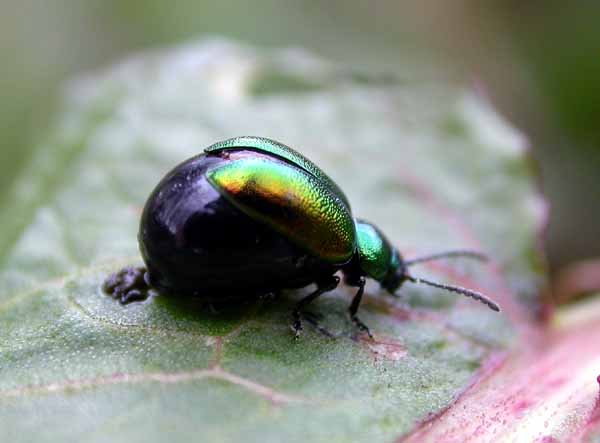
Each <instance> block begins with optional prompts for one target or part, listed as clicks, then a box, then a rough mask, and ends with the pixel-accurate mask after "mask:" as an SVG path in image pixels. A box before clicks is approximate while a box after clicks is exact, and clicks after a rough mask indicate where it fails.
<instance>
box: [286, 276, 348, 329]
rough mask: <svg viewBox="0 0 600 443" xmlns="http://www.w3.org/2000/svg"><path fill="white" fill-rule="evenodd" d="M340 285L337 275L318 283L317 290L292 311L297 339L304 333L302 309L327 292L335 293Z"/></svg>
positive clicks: (293, 326)
mask: <svg viewBox="0 0 600 443" xmlns="http://www.w3.org/2000/svg"><path fill="white" fill-rule="evenodd" d="M339 283H340V278H339V277H338V276H337V275H332V276H331V278H330V279H328V280H326V281H323V282H320V283H317V289H316V290H315V291H314V292H311V293H310V294H308V295H307V296H306V297H304V298H303V299H302V300H300V301H299V302H298V303H297V304H296V306H295V307H294V310H293V311H292V320H293V321H292V325H291V327H292V331H293V332H294V336H295V338H296V339H298V338H299V337H300V334H301V332H302V329H303V328H302V308H304V307H305V306H306V305H308V304H309V303H311V302H313V301H315V300H316V299H317V298H319V297H320V296H321V295H323V294H324V293H325V292H329V291H333V290H334V289H335V288H336V287H337V285H338V284H339Z"/></svg>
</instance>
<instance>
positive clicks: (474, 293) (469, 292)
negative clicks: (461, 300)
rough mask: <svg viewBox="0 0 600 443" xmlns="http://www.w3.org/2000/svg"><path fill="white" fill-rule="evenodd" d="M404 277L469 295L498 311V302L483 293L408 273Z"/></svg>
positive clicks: (414, 281) (415, 281)
mask: <svg viewBox="0 0 600 443" xmlns="http://www.w3.org/2000/svg"><path fill="white" fill-rule="evenodd" d="M406 278H407V279H408V280H410V281H411V282H413V283H417V284H419V283H423V284H425V285H429V286H433V287H435V288H440V289H445V290H446V291H450V292H456V293H457V294H462V295H464V296H466V297H471V298H473V299H475V300H477V301H479V302H481V303H483V304H484V305H486V306H487V307H488V308H490V309H491V310H492V311H496V312H500V306H498V304H497V303H496V302H494V301H493V300H491V299H489V298H488V297H486V296H485V295H483V294H482V293H481V292H477V291H472V290H470V289H467V288H463V287H461V286H452V285H446V284H443V283H437V282H434V281H431V280H427V279H424V278H420V277H412V276H410V275H407V276H406Z"/></svg>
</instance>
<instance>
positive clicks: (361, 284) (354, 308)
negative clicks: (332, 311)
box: [348, 277, 373, 338]
mask: <svg viewBox="0 0 600 443" xmlns="http://www.w3.org/2000/svg"><path fill="white" fill-rule="evenodd" d="M365 284H366V282H365V278H364V277H360V278H359V279H358V281H357V282H356V283H355V284H353V285H352V286H358V291H357V292H356V295H355V296H354V298H353V299H352V303H350V307H349V308H348V311H349V312H350V319H352V323H354V324H355V325H356V327H357V328H358V329H360V330H361V331H363V332H366V333H367V334H369V337H371V338H373V335H372V334H371V331H370V330H369V328H368V327H367V325H365V324H364V323H363V322H362V321H361V319H360V318H358V317H357V316H356V313H357V312H358V307H359V306H360V302H361V301H362V296H363V293H364V292H365Z"/></svg>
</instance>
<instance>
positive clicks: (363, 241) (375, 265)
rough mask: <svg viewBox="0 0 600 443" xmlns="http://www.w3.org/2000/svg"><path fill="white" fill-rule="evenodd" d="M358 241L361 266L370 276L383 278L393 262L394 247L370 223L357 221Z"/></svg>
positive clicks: (377, 278)
mask: <svg viewBox="0 0 600 443" xmlns="http://www.w3.org/2000/svg"><path fill="white" fill-rule="evenodd" d="M356 241H357V247H358V257H359V260H360V267H361V268H362V269H363V271H365V272H366V273H367V275H368V276H369V277H371V278H373V279H375V280H378V281H381V280H383V278H384V277H385V276H386V275H387V273H388V271H389V269H390V264H391V262H392V248H391V247H390V244H389V243H388V241H387V239H386V238H385V237H384V236H383V234H381V232H379V230H377V228H375V227H374V226H373V225H371V224H370V223H367V222H363V221H356Z"/></svg>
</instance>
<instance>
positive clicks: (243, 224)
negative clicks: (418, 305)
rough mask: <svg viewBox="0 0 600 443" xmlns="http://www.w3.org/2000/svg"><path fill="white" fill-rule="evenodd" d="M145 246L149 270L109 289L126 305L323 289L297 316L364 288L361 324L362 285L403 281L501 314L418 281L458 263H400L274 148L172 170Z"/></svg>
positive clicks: (132, 271) (325, 187)
mask: <svg viewBox="0 0 600 443" xmlns="http://www.w3.org/2000/svg"><path fill="white" fill-rule="evenodd" d="M138 239H139V244H140V250H141V252H142V256H143V258H144V262H145V264H146V269H143V268H126V269H123V270H122V271H120V272H118V273H116V274H114V275H112V276H111V277H109V278H108V279H107V280H106V282H105V283H104V290H105V291H106V292H107V293H109V294H110V295H112V296H113V297H114V298H116V299H118V300H119V301H121V303H129V302H131V301H137V300H143V299H144V298H145V297H147V291H148V290H149V289H150V288H156V289H158V290H159V291H162V292H166V293H170V294H182V295H191V296H197V297H203V298H205V299H206V300H208V301H211V302H220V301H227V300H232V299H233V300H235V299H237V300H239V299H240V298H242V297H243V298H248V297H258V296H262V295H265V294H268V293H273V292H278V291H280V290H282V289H292V288H301V287H304V286H307V285H309V284H311V283H316V285H317V289H316V290H315V291H314V292H312V293H311V294H309V295H307V296H306V297H304V298H303V299H301V300H300V301H299V302H298V303H297V305H296V307H295V308H294V310H293V311H292V325H291V326H292V329H293V331H294V333H295V335H296V337H298V335H299V334H300V331H301V330H302V320H301V314H302V309H303V308H304V307H305V306H306V305H308V304H309V303H310V302H312V301H313V300H315V299H316V298H317V297H319V296H320V295H322V294H323V293H325V292H328V291H331V290H333V289H334V288H335V287H336V286H337V285H338V284H339V281H340V279H339V277H337V276H336V275H335V274H336V272H338V271H340V270H341V271H342V274H343V276H344V280H345V283H346V284H347V285H350V286H354V287H356V288H358V290H357V292H356V295H355V296H354V298H353V299H352V302H351V304H350V306H349V308H348V310H349V313H350V318H351V319H352V321H353V322H354V324H355V325H356V326H357V327H358V328H359V329H360V330H363V331H365V332H367V333H369V335H371V334H370V332H369V329H368V328H367V326H366V325H365V324H364V323H363V322H362V321H361V320H360V319H359V318H358V317H357V311H358V308H359V306H360V302H361V299H362V295H363V292H364V287H365V278H366V277H368V278H372V279H374V280H376V281H378V282H379V283H380V284H381V286H382V288H383V289H385V290H386V291H388V292H389V293H391V294H393V293H394V292H395V291H396V290H397V289H398V288H399V287H400V286H401V285H402V284H403V283H404V282H405V281H407V280H408V281H411V282H413V283H424V284H427V285H430V286H434V287H437V288H441V289H445V290H448V291H452V292H455V293H459V294H462V295H466V296H468V297H472V298H474V299H475V300H478V301H480V302H482V303H484V304H486V305H487V306H488V307H489V308H491V309H493V310H494V311H499V310H500V308H499V307H498V305H497V304H496V303H494V302H493V301H492V300H490V299H489V298H487V297H486V296H484V295H483V294H481V293H479V292H476V291H472V290H469V289H465V288H462V287H458V286H451V285H446V284H441V283H436V282H433V281H429V280H426V279H423V278H418V277H414V276H413V275H412V274H410V273H409V272H408V268H409V267H410V266H411V265H413V264H416V263H421V262H425V261H429V260H436V259H440V258H446V257H453V256H466V257H471V258H478V259H485V257H484V256H482V255H481V254H479V253H477V252H473V251H448V252H443V253H440V254H435V255H430V256H425V257H420V258H416V259H413V260H405V259H403V257H402V256H401V255H400V253H399V252H398V250H397V249H396V248H394V247H393V246H392V245H391V244H390V242H389V241H388V239H387V238H386V237H385V236H384V235H383V233H382V232H381V231H380V230H379V229H378V228H377V227H376V226H375V225H373V224H371V223H369V222H367V221H364V220H360V219H354V218H353V216H352V212H351V209H350V204H349V203H348V199H347V198H346V196H345V195H344V193H343V192H342V190H341V189H340V188H339V187H338V186H337V185H336V184H335V183H334V182H333V181H332V180H331V179H330V178H329V177H328V176H327V175H326V174H325V173H324V172H323V171H321V169H319V168H318V167H317V166H316V165H315V164H314V163H312V162H311V161H310V160H308V159H307V158H305V157H304V156H302V155H301V154H299V153H298V152H296V151H294V150H293V149H291V148H289V147H288V146H286V145H283V144H281V143H278V142H276V141H274V140H270V139H266V138H261V137H236V138H232V139H229V140H225V141H222V142H219V143H216V144H214V145H212V146H210V147H208V148H206V149H205V150H204V153H203V154H200V155H198V156H196V157H193V158H191V159H189V160H187V161H185V162H183V163H181V164H180V165H179V166H177V167H176V168H175V169H173V170H172V171H171V172H169V173H168V174H167V175H166V176H165V177H164V178H163V179H162V181H161V182H160V183H159V184H158V186H157V187H156V188H155V189H154V191H153V192H152V194H151V195H150V197H149V199H148V201H147V202H146V206H145V208H144V211H143V214H142V219H141V224H140V231H139V238H138Z"/></svg>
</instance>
